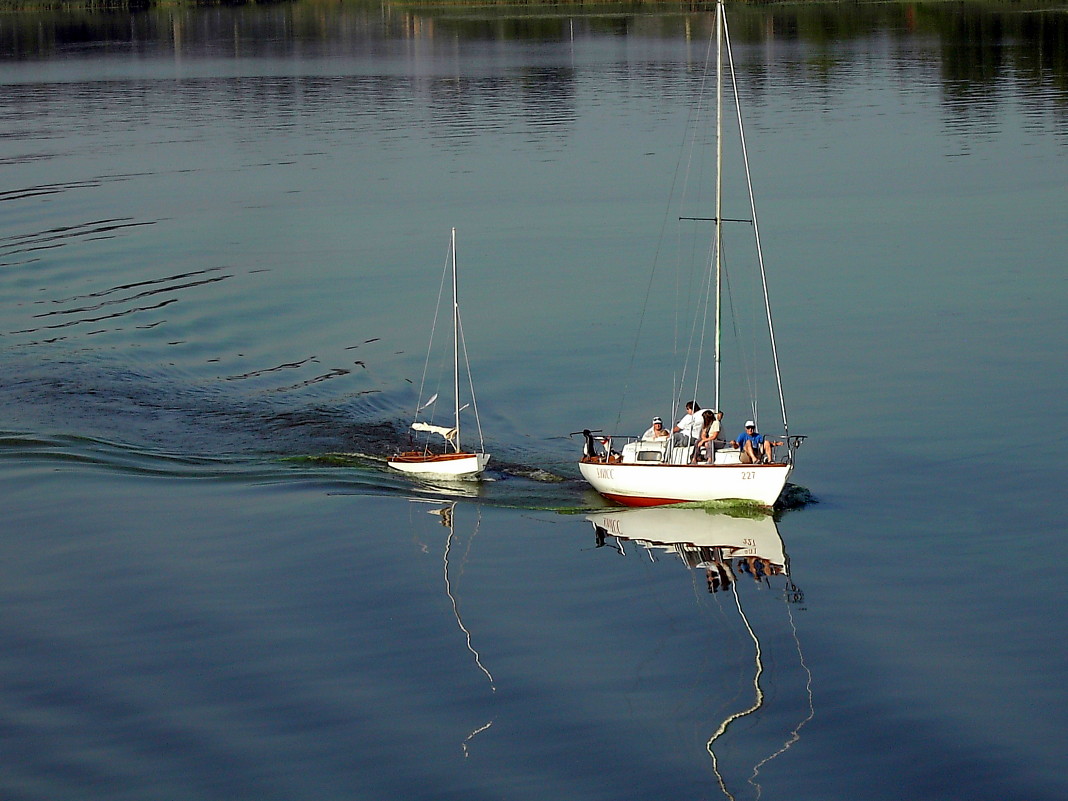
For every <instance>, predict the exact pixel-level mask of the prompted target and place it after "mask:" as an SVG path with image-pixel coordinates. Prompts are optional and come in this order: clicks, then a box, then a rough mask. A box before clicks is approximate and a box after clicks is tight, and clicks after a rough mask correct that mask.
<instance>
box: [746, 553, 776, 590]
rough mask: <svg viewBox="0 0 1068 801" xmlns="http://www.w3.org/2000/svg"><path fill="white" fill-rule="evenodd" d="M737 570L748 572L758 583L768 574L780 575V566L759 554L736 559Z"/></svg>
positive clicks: (768, 575)
mask: <svg viewBox="0 0 1068 801" xmlns="http://www.w3.org/2000/svg"><path fill="white" fill-rule="evenodd" d="M738 572H739V573H748V574H749V575H750V576H752V577H753V581H755V582H756V583H757V584H760V583H761V582H762V581H764V580H765V579H767V578H768V577H770V576H778V575H781V574H782V568H781V567H780V566H779V565H776V564H775V563H774V562H772V561H771V560H770V559H764V558H762V557H760V556H747V557H744V558H742V559H739V560H738Z"/></svg>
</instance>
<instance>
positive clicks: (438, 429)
mask: <svg viewBox="0 0 1068 801" xmlns="http://www.w3.org/2000/svg"><path fill="white" fill-rule="evenodd" d="M412 428H413V429H415V430H416V431H429V432H430V433H431V434H441V436H443V437H445V439H447V440H448V441H449V442H452V440H453V438H454V437H455V436H456V429H455V428H449V427H448V426H434V425H431V424H430V423H412Z"/></svg>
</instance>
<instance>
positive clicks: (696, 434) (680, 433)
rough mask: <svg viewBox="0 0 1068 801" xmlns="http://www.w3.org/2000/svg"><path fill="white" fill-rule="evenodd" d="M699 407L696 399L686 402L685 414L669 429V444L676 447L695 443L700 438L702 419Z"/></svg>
mask: <svg viewBox="0 0 1068 801" xmlns="http://www.w3.org/2000/svg"><path fill="white" fill-rule="evenodd" d="M701 411H702V410H701V407H700V406H699V405H698V403H697V401H687V402H686V414H684V415H683V416H682V419H680V420H679V422H678V423H676V424H675V427H674V428H672V429H671V433H672V437H671V444H672V445H676V446H678V447H686V446H687V445H696V444H697V440H699V439H700V438H701V426H702V425H703V423H704V420H703V418H702V415H701Z"/></svg>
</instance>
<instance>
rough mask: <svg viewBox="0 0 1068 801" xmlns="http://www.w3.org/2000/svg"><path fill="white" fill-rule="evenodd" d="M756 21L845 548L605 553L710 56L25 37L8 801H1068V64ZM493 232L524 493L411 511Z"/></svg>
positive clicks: (1, 223) (499, 359) (251, 18)
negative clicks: (433, 324) (586, 429)
mask: <svg viewBox="0 0 1068 801" xmlns="http://www.w3.org/2000/svg"><path fill="white" fill-rule="evenodd" d="M617 11H618V10H617ZM738 11H739V13H738V15H737V16H736V17H734V18H732V32H733V33H734V38H735V58H736V60H737V62H738V65H739V79H740V86H741V92H742V95H743V101H744V102H745V103H746V111H747V125H748V129H747V131H748V136H749V142H750V156H751V159H752V162H753V164H752V167H753V172H754V181H755V183H756V188H757V193H758V201H759V202H760V204H761V206H760V211H761V225H762V234H763V237H764V240H765V258H766V261H767V263H768V267H769V274H770V275H769V280H770V282H771V290H772V301H773V303H774V305H775V311H776V326H777V333H778V336H779V345H780V356H781V359H782V363H783V373H784V381H785V385H786V397H787V401H788V405H789V409H790V419H791V429H792V431H795V432H797V433H804V434H808V435H809V440H808V441H807V443H806V444H805V446H804V447H803V448H802V450H801V452H800V454H799V461H798V469H797V471H796V472H795V474H794V476H793V480H794V481H795V482H797V483H798V484H799V485H800V486H802V487H804V488H805V489H807V490H808V491H809V492H811V493H812V495H813V496H814V497H815V498H816V500H817V501H818V502H816V503H810V504H808V505H806V506H804V507H803V508H800V509H793V510H789V511H785V512H783V513H781V514H780V515H778V516H777V518H775V519H773V518H770V517H757V518H755V519H750V518H744V517H743V518H738V517H731V516H729V515H724V514H723V513H722V510H713V511H712V512H711V513H709V512H706V511H704V510H683V511H684V515H683V517H681V518H678V519H675V518H672V519H668V520H666V521H665V520H664V519H662V518H660V517H658V516H656V515H649V514H642V513H640V512H639V513H637V514H636V515H632V516H631V517H625V518H624V517H621V518H611V519H610V520H608V521H607V522H606V519H605V518H604V517H597V515H598V514H602V515H603V514H610V513H605V512H598V511H596V510H598V509H599V508H601V507H602V506H603V504H602V503H601V502H600V501H599V500H598V499H597V497H596V496H594V495H593V494H592V493H591V492H590V491H589V490H588V489H587V488H586V487H585V486H584V485H583V484H582V483H581V482H579V481H577V480H576V479H575V470H574V465H573V460H574V458H575V456H576V455H577V452H578V449H579V443H578V442H576V441H574V440H572V439H569V438H568V436H567V435H568V434H569V433H570V432H572V431H575V430H577V429H580V428H582V427H583V426H590V425H593V426H601V425H603V426H606V427H617V426H618V427H621V428H623V429H628V430H629V429H633V430H635V431H638V430H641V429H643V428H644V427H645V425H647V418H648V417H649V416H650V415H651V414H662V415H664V416H670V415H671V413H672V410H671V409H670V408H668V406H667V404H666V402H665V398H666V396H667V394H668V393H667V389H666V388H665V385H666V384H669V383H670V370H669V369H668V368H667V367H666V365H665V362H666V361H667V359H666V358H665V357H666V356H668V355H670V354H669V352H668V349H669V347H670V344H669V343H670V338H671V323H670V320H669V317H670V314H671V312H670V306H671V301H672V296H671V292H669V291H667V288H666V287H665V286H663V285H661V284H660V283H659V282H658V281H659V279H657V280H655V281H654V284H653V288H654V291H653V292H651V293H649V294H650V300H649V305H648V306H647V307H646V308H645V311H644V312H643V310H642V305H643V300H644V297H645V295H646V293H647V290H648V289H649V286H650V283H649V265H650V263H651V262H652V261H653V260H654V259H655V258H656V257H657V255H658V254H657V253H656V251H657V247H658V245H657V243H658V240H659V236H660V231H661V229H662V227H663V224H664V214H665V213H664V206H665V202H664V201H665V199H666V198H667V196H668V195H669V193H670V191H671V188H672V187H671V184H672V181H673V177H674V176H675V174H676V169H677V166H678V158H679V152H680V145H681V143H682V140H683V138H684V132H685V129H686V127H687V120H688V119H689V116H690V106H691V102H690V101H691V99H692V96H693V91H694V89H695V87H696V83H697V82H698V81H699V78H700V70H701V65H702V63H703V58H704V48H705V36H706V34H707V31H708V28H709V24H708V18H707V16H706V15H704V14H700V13H694V14H676V13H670V12H665V13H658V14H645V13H641V14H635V13H634V12H632V11H626V12H625V13H613V14H607V13H606V14H603V15H600V16H598V15H596V14H593V15H589V16H580V17H573V18H572V17H569V16H562V15H558V14H556V13H555V12H553V13H549V14H534V15H525V14H518V13H516V14H511V13H509V12H502V13H490V12H486V11H481V10H479V11H471V10H466V11H454V12H440V13H425V14H423V13H418V14H416V13H411V12H400V11H397V10H394V9H391V8H389V7H386V8H384V9H383V8H379V7H377V6H376V7H375V8H374V9H369V10H360V9H353V8H348V7H342V8H340V9H330V10H327V9H324V8H317V7H304V6H285V5H282V6H277V7H271V8H256V9H250V10H228V9H222V10H206V11H177V10H167V11H161V12H152V13H147V14H139V15H135V16H125V15H114V16H107V17H104V16H93V15H89V16H87V17H84V18H81V19H80V20H79V21H78V22H77V24H74V22H75V21H74V20H72V18H70V17H63V16H54V15H18V16H16V17H14V18H13V19H9V20H8V22H7V23H6V24H5V26H4V27H3V28H2V29H0V120H2V127H0V130H2V132H3V136H2V137H0V176H2V180H0V212H2V214H0V359H2V366H3V375H4V377H3V380H2V381H0V401H2V406H0V408H2V412H0V415H2V416H0V482H2V484H3V496H2V497H3V499H4V502H5V503H4V506H5V514H4V516H3V522H2V523H0V548H2V550H3V553H2V555H0V565H2V567H0V571H2V580H0V636H3V638H4V640H5V642H6V646H7V647H5V648H4V649H2V656H0V751H2V753H3V754H4V757H3V764H4V769H3V771H0V795H3V796H4V797H5V798H13V799H22V798H25V799H46V798H47V799H52V798H86V799H89V798H108V799H115V798H131V799H133V798H136V799H146V798H160V799H174V798H190V799H200V798H203V799H224V798H225V799H233V798H255V799H269V798H280V799H281V798H285V799H292V798H316V799H324V798H338V799H341V798H345V799H350V798H385V797H390V798H397V797H403V798H435V799H440V798H452V797H457V798H458V797H464V798H471V797H485V798H527V797H529V798H539V799H541V798H545V797H568V798H581V799H596V798H620V797H628V798H676V797H689V798H709V799H711V798H722V797H724V796H726V797H729V798H739V799H740V798H750V799H755V798H790V799H798V798H812V799H828V798H842V799H846V798H850V799H851V798H866V799H882V798H886V799H899V798H902V797H918V798H942V797H949V796H952V797H967V798H975V799H988V798H989V799H1004V798H1029V799H1060V798H1063V797H1064V796H1065V795H1066V791H1068V785H1066V782H1065V779H1064V776H1063V773H1062V769H1061V761H1062V754H1063V751H1064V745H1065V737H1064V733H1063V732H1064V729H1065V725H1066V723H1068V720H1066V718H1065V713H1064V709H1065V707H1066V704H1065V702H1066V697H1065V691H1064V679H1065V676H1066V672H1068V665H1066V662H1065V658H1064V656H1063V653H1062V652H1063V649H1062V648H1060V647H1059V645H1058V643H1059V642H1060V641H1061V640H1062V639H1063V637H1064V634H1065V625H1064V623H1063V622H1062V618H1063V615H1061V614H1060V613H1059V609H1060V606H1061V603H1062V602H1063V601H1064V600H1065V599H1066V595H1068V593H1066V583H1065V581H1064V579H1063V577H1062V576H1061V575H1060V571H1059V570H1058V569H1057V567H1056V565H1057V564H1059V562H1061V561H1063V560H1064V558H1065V556H1066V553H1065V551H1066V547H1065V545H1064V541H1063V537H1062V536H1061V534H1062V532H1063V529H1064V525H1063V522H1062V518H1061V510H1060V508H1059V507H1060V496H1061V495H1062V494H1063V487H1064V485H1065V478H1066V476H1065V470H1064V468H1063V466H1062V459H1063V452H1064V450H1065V445H1066V444H1068V431H1066V428H1065V425H1064V422H1063V418H1062V415H1061V411H1062V408H1063V400H1062V399H1063V397H1064V396H1065V391H1066V390H1068V386H1066V379H1065V372H1064V369H1063V367H1062V364H1063V353H1064V348H1065V336H1064V326H1063V322H1062V320H1063V309H1064V307H1065V300H1066V284H1065V279H1064V270H1063V266H1064V256H1063V254H1064V253H1065V252H1066V245H1068V236H1066V234H1065V227H1064V225H1063V220H1062V217H1063V206H1064V190H1065V186H1068V159H1066V146H1068V138H1066V137H1065V133H1064V132H1065V130H1066V129H1065V125H1064V122H1065V109H1066V108H1068V95H1066V94H1065V88H1064V87H1065V85H1066V83H1065V75H1066V72H1065V68H1064V64H1065V59H1064V53H1063V41H1064V37H1063V26H1064V23H1063V21H1062V20H1061V19H1060V18H1059V17H1058V16H1056V15H1054V14H1052V13H1048V12H1044V11H1041V10H1038V11H1035V10H1033V9H1031V10H1026V9H1017V8H1015V7H1014V8H1013V9H1011V10H1001V9H999V8H997V7H990V8H982V7H976V8H971V9H961V8H956V7H952V8H947V7H943V6H941V5H938V6H924V5H919V6H905V7H901V8H897V7H894V8H890V7H885V6H877V7H873V8H870V9H866V8H864V7H851V8H848V9H846V8H840V7H838V6H833V7H825V6H818V7H815V8H811V9H786V8H767V9H765V8H757V9H745V10H744V11H743V10H741V9H739V10H738ZM119 23H121V24H119ZM452 226H456V227H457V229H458V239H459V253H460V256H461V264H462V269H463V278H464V326H465V334H466V337H467V340H468V346H469V351H470V355H471V359H472V362H473V367H474V369H475V380H476V384H477V389H478V392H479V408H480V411H481V412H482V423H483V427H484V429H485V430H486V433H487V439H488V440H489V446H490V450H491V451H492V452H493V453H494V465H495V467H494V469H493V471H492V472H491V474H490V476H489V478H490V479H491V480H490V481H487V482H485V483H484V485H483V486H481V487H475V486H461V487H453V488H445V487H432V486H426V485H420V484H413V483H412V482H410V481H408V480H407V479H405V478H403V477H401V476H397V475H390V474H387V473H386V472H385V471H384V470H383V468H382V464H381V459H382V458H383V457H384V456H385V455H386V454H388V453H389V452H390V450H391V449H392V448H393V447H394V446H395V445H396V444H397V443H398V441H402V439H403V434H402V433H401V432H402V430H403V425H404V423H405V421H406V419H407V418H408V416H409V414H410V412H411V409H412V408H413V406H414V404H415V394H416V387H417V384H418V381H419V379H420V372H421V370H422V368H423V360H424V357H425V348H426V340H427V334H428V324H427V322H426V321H427V318H428V316H429V315H430V314H431V313H432V312H433V304H434V300H435V292H436V287H437V279H438V275H439V270H440V266H441V263H442V258H443V257H444V253H445V248H446V245H447V239H448V231H449V228H450V227H452ZM643 314H644V317H642V315H643ZM639 318H641V319H642V327H643V330H644V331H645V333H647V334H649V335H650V336H649V341H651V342H652V343H653V345H652V346H651V349H649V350H643V349H642V348H645V347H646V345H645V344H642V345H641V346H637V347H636V346H635V337H634V334H635V329H636V326H637V323H638V321H639ZM660 335H662V338H661V339H659V341H660V342H662V343H664V344H657V342H658V337H659V336H660ZM624 384H626V385H627V393H626V400H625V401H624V402H621V401H620V394H621V393H622V390H623V385H624ZM736 391H737V387H735V386H732V385H731V382H728V387H727V388H726V389H725V392H726V397H725V403H724V406H725V408H726V410H727V418H726V420H725V424H726V426H727V428H728V431H731V430H732V426H736V425H738V424H739V423H740V422H741V417H740V415H741V413H742V412H741V409H742V406H741V402H740V401H739V400H738V399H737V398H736V397H735V395H734V393H736ZM554 478H556V479H560V480H549V479H554ZM450 523H451V525H448V524H450ZM598 527H600V529H599V528H598Z"/></svg>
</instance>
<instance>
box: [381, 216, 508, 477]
mask: <svg viewBox="0 0 1068 801" xmlns="http://www.w3.org/2000/svg"><path fill="white" fill-rule="evenodd" d="M446 270H447V271H449V272H451V275H452V373H453V376H452V377H453V380H452V393H453V408H452V412H453V415H452V421H451V424H450V425H437V424H435V423H434V422H433V421H432V420H433V419H432V417H431V419H430V420H425V419H423V420H421V419H419V417H420V415H421V414H422V413H424V412H426V411H427V410H428V409H430V410H433V409H434V407H435V404H436V403H437V400H438V393H436V392H435V393H434V395H433V396H432V397H430V398H429V399H428V400H427V401H426V402H425V403H423V402H422V392H423V387H424V386H425V384H426V367H424V369H423V380H422V382H421V384H420V388H419V395H420V405H419V406H418V407H417V408H416V411H415V419H414V420H413V422H412V424H411V428H412V430H414V431H419V432H423V433H425V434H427V438H426V441H425V442H424V445H423V448H422V449H421V450H409V451H404V452H402V453H397V454H394V455H393V456H391V457H390V458H389V459H387V460H386V464H387V465H389V466H390V467H392V468H393V469H394V470H400V471H401V472H404V473H413V474H416V475H419V476H424V477H427V478H435V479H473V478H478V477H479V476H480V475H481V474H482V471H483V470H485V469H486V465H487V464H488V463H489V460H490V454H488V453H486V452H485V450H486V448H485V444H484V442H483V438H482V424H481V422H480V421H479V419H478V404H477V402H476V401H475V388H474V382H473V381H472V379H471V364H470V362H469V361H468V359H467V345H466V342H465V341H464V337H463V326H462V325H461V322H460V303H459V295H458V291H457V277H456V229H455V228H453V229H452V232H451V235H450V237H449V258H448V260H447V263H446ZM443 282H444V279H443ZM438 305H439V307H440V295H439V304H438ZM434 319H435V324H436V322H437V315H435V318H434ZM433 347H434V333H433V331H431V334H430V347H429V349H428V351H427V366H429V364H430V353H431V352H432V351H433ZM461 353H462V354H463V363H464V367H465V369H466V374H467V385H468V390H469V392H470V397H471V402H470V404H464V405H463V406H461V405H460V355H461ZM468 406H471V408H472V410H473V412H474V417H475V425H476V428H477V430H478V440H479V447H478V450H477V451H465V450H464V449H463V447H462V446H461V444H460V412H461V411H463V410H465V409H466V408H467V407H468ZM430 435H437V436H440V437H441V438H442V440H443V441H444V445H443V447H442V449H441V451H440V452H435V451H432V450H431V447H430Z"/></svg>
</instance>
